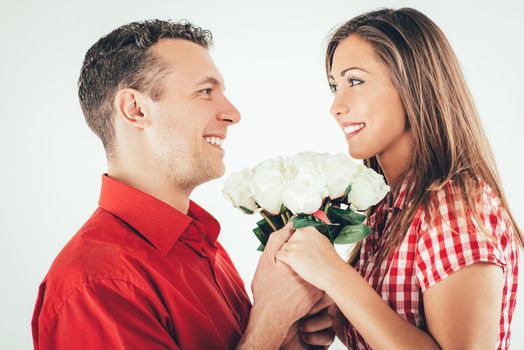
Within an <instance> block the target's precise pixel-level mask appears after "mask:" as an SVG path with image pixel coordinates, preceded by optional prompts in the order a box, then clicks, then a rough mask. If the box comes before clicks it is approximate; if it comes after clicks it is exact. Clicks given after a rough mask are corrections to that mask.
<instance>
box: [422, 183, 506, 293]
mask: <svg viewBox="0 0 524 350" xmlns="http://www.w3.org/2000/svg"><path fill="white" fill-rule="evenodd" d="M433 199H434V201H433V203H435V204H436V213H435V212H434V213H433V215H432V216H431V218H430V217H428V215H427V214H422V217H421V225H420V235H419V238H418V241H417V243H416V254H415V256H416V261H415V270H416V276H417V280H418V283H419V285H420V288H421V290H422V291H425V290H426V289H427V288H429V287H431V286H433V285H435V284H436V283H438V282H440V281H441V280H443V279H444V278H446V277H448V276H449V275H451V274H452V273H453V272H455V271H458V270H460V269H461V268H463V267H465V266H468V265H471V264H474V263H477V262H487V263H492V264H495V265H498V266H500V267H502V269H503V270H504V271H505V269H506V266H507V259H506V256H507V254H506V253H507V249H508V247H507V246H508V241H509V238H508V227H506V226H507V221H506V220H504V218H505V216H504V210H503V207H502V204H501V202H500V200H499V199H498V197H497V196H496V195H495V193H494V192H493V191H492V190H491V188H490V187H489V186H487V185H484V186H483V189H482V193H481V198H480V205H479V206H478V210H479V211H480V212H479V213H478V214H479V216H480V219H481V221H482V224H483V225H484V230H483V229H482V228H481V227H480V226H479V225H478V224H477V223H476V222H475V220H474V216H473V213H472V212H471V210H461V208H460V207H459V202H458V198H457V195H456V191H455V190H454V188H453V184H452V183H449V184H448V185H446V186H445V187H444V188H442V189H441V190H440V191H438V192H436V193H435V194H434V198H433ZM486 231H487V232H486ZM490 236H491V237H490Z"/></svg>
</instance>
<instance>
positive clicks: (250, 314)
mask: <svg viewBox="0 0 524 350" xmlns="http://www.w3.org/2000/svg"><path fill="white" fill-rule="evenodd" d="M210 44H211V34H210V32H209V31H205V30H202V29H200V28H196V27H193V26H192V25H191V24H189V23H172V22H166V21H159V20H154V21H145V22H137V23H131V24H129V25H125V26H122V27H120V28H118V29H116V30H114V31H113V32H111V33H110V34H108V35H107V36H105V37H103V38H101V39H100V40H99V41H98V42H97V43H96V44H94V45H93V46H92V47H91V49H89V51H88V52H87V54H86V57H85V60H84V63H83V66H82V70H81V74H80V79H79V98H80V104H81V106H82V109H83V112H84V115H85V118H86V121H87V123H88V125H89V126H90V128H91V129H92V130H93V131H94V132H95V133H96V134H97V135H98V136H99V137H100V139H101V140H102V143H103V145H104V148H105V150H106V154H107V159H108V174H107V175H104V176H103V177H102V190H101V195H100V201H99V208H98V209H97V210H96V211H95V212H94V214H93V215H92V216H91V218H90V219H89V220H88V221H87V222H86V223H85V225H84V226H83V227H82V228H81V229H80V231H79V232H78V233H77V234H76V235H75V236H74V237H73V238H72V240H71V241H70V242H69V243H68V244H67V245H66V247H65V248H64V249H63V250H62V252H61V253H60V254H59V255H58V257H57V258H56V260H55V262H54V263H53V265H52V267H51V268H50V271H49V273H48V275H47V276H46V278H45V279H44V281H43V282H42V284H41V286H40V291H39V296H38V300H37V303H36V307H35V312H34V316H33V321H32V328H33V339H34V346H35V348H36V349H73V348H75V347H77V348H81V349H232V348H235V347H238V348H239V349H275V348H278V347H280V346H284V347H285V346H298V347H300V346H302V345H300V344H299V342H298V340H297V339H298V337H299V336H306V337H307V338H308V339H309V342H310V343H312V344H318V345H322V344H325V345H329V344H330V343H331V341H332V339H333V336H332V332H331V331H330V330H329V327H330V326H331V320H330V319H329V316H327V315H326V314H325V312H323V313H320V314H319V316H317V317H315V318H314V319H311V320H307V321H303V322H304V323H303V324H302V328H305V329H306V330H308V331H309V332H310V333H309V334H306V335H305V334H299V333H297V323H296V321H297V320H298V319H300V318H302V317H303V316H305V315H306V314H307V313H308V312H310V313H315V312H316V311H318V310H320V309H321V308H322V307H324V306H325V305H324V304H323V302H322V300H321V301H320V302H319V299H320V298H321V296H322V292H321V291H319V290H317V289H315V288H314V287H312V286H311V285H309V284H308V283H306V282H305V281H303V280H301V279H300V278H298V276H297V275H296V274H294V273H292V272H291V270H290V269H289V268H287V266H285V265H283V264H281V263H277V262H276V261H275V259H274V253H275V252H276V251H277V250H278V249H279V248H280V246H281V245H282V244H283V243H284V242H285V241H286V240H287V238H289V236H290V235H291V229H290V228H289V227H287V228H286V229H283V230H281V231H279V232H277V233H275V234H273V235H272V237H271V239H270V241H269V242H268V244H267V247H266V250H265V252H264V254H263V255H262V257H261V259H260V262H259V266H258V268H257V272H256V274H255V278H254V280H253V284H252V289H253V297H254V304H253V307H252V308H251V303H250V301H249V299H248V296H247V295H246V293H245V289H244V286H243V283H242V281H241V279H240V277H239V275H238V273H237V271H236V270H235V267H234V266H233V263H232V262H231V260H230V259H229V257H228V255H227V253H226V252H225V250H224V249H223V248H222V246H221V245H220V244H219V243H218V242H217V237H218V234H219V230H220V227H219V224H218V222H217V221H216V220H215V219H214V218H213V217H212V216H211V215H210V214H209V213H207V212H206V211H205V210H204V209H202V208H200V207H199V206H198V205H197V204H195V203H194V202H192V201H190V200H189V196H190V194H191V192H192V191H193V189H194V188H195V187H196V186H198V185H200V184H202V183H204V182H206V181H209V180H211V179H214V178H217V177H219V176H221V175H222V174H223V173H224V164H223V159H222V158H223V155H224V151H223V149H222V142H223V140H224V139H225V138H226V135H227V129H228V127H229V126H231V125H233V124H236V123H238V121H239V120H240V115H239V113H238V111H237V110H236V109H235V107H234V106H233V105H232V104H231V103H230V102H229V101H228V100H227V98H226V97H225V96H224V91H223V90H224V82H223V78H222V76H221V75H220V73H219V71H218V69H217V68H216V67H215V65H214V63H213V61H212V59H211V58H210V56H209V54H208V52H207V48H208V47H209V45H210ZM315 304H316V307H313V306H314V305H315Z"/></svg>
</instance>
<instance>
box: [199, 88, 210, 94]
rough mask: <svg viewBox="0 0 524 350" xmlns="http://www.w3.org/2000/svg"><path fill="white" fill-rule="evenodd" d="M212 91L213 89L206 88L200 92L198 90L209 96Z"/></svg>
mask: <svg viewBox="0 0 524 350" xmlns="http://www.w3.org/2000/svg"><path fill="white" fill-rule="evenodd" d="M212 90H213V89H211V88H208V89H202V90H200V92H201V93H203V94H204V95H211V91H212Z"/></svg>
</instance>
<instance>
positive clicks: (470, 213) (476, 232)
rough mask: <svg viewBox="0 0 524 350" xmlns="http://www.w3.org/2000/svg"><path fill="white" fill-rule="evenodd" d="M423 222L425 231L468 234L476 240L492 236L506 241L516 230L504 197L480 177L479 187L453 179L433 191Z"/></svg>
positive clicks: (422, 218)
mask: <svg viewBox="0 0 524 350" xmlns="http://www.w3.org/2000/svg"><path fill="white" fill-rule="evenodd" d="M421 221H422V223H421V227H422V228H423V230H425V231H433V233H434V234H443V233H444V234H446V233H449V234H450V235H467V236H469V237H471V238H475V239H479V238H481V237H491V239H495V240H503V241H505V240H506V238H507V236H508V235H512V233H513V231H512V230H513V228H512V224H511V220H509V216H508V215H507V212H506V210H505V208H504V205H503V203H502V200H501V199H500V197H499V195H498V193H497V192H496V191H495V189H494V188H492V187H491V186H490V185H489V184H488V183H486V182H485V181H483V180H478V181H477V183H476V186H472V187H471V188H469V189H464V188H463V187H461V186H460V185H459V184H458V183H457V182H456V181H453V180H450V181H448V182H447V183H446V184H444V185H442V186H441V187H440V188H439V189H437V190H435V191H432V192H431V193H430V194H429V198H428V205H427V208H425V210H424V213H423V215H421Z"/></svg>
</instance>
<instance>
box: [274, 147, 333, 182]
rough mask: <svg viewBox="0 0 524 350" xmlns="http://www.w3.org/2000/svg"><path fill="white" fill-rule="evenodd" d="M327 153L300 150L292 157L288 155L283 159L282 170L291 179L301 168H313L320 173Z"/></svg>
mask: <svg viewBox="0 0 524 350" xmlns="http://www.w3.org/2000/svg"><path fill="white" fill-rule="evenodd" d="M328 156H329V154H327V153H315V152H310V151H307V152H302V153H298V154H296V155H294V156H292V157H288V158H286V159H285V160H284V172H285V175H286V178H287V179H288V180H291V179H293V178H294V177H295V176H297V175H298V174H299V173H300V172H301V171H302V170H304V169H308V170H314V171H317V172H319V173H322V171H323V170H324V162H325V160H326V159H327V157H328Z"/></svg>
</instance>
